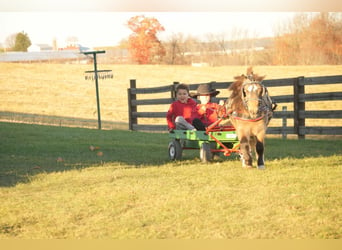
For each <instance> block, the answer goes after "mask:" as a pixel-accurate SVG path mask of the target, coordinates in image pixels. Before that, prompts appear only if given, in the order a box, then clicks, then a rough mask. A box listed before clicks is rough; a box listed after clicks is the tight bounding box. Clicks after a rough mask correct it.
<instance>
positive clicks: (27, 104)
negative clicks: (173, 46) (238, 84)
mask: <svg viewBox="0 0 342 250" xmlns="http://www.w3.org/2000/svg"><path fill="white" fill-rule="evenodd" d="M92 67H93V66H92V65H76V64H70V65H68V64H38V63H37V64H10V63H1V64H0V71H1V73H0V87H1V92H0V98H1V100H2V103H1V109H0V111H6V112H19V113H24V114H39V115H45V116H61V117H75V118H84V119H95V120H96V119H97V108H96V96H95V84H94V82H93V81H89V80H88V81H87V80H85V79H84V71H87V70H92ZM246 68H247V67H245V66H225V67H224V66H222V67H191V66H170V65H102V64H99V65H98V69H111V70H113V74H114V78H113V79H110V80H99V92H100V100H101V117H102V120H103V121H111V122H117V123H118V125H117V126H116V127H114V128H122V124H127V123H128V105H127V104H128V101H127V88H129V81H130V79H136V80H137V87H138V88H139V87H157V86H166V85H170V84H172V83H173V82H174V81H178V82H183V83H188V84H191V83H200V82H210V81H217V82H220V81H221V82H222V81H232V80H233V79H234V76H237V75H241V74H242V73H245V72H246ZM254 71H255V72H256V73H258V74H260V75H266V78H265V79H279V78H286V77H298V76H307V77H309V76H328V75H339V74H341V72H342V65H336V66H332V65H325V66H256V67H254ZM331 88H334V89H331ZM334 90H336V91H342V84H335V85H334V86H329V85H325V86H324V87H321V88H319V87H318V88H317V86H315V87H308V88H307V89H306V93H310V92H311V93H319V92H329V91H334ZM272 91H273V92H271V93H270V94H271V95H282V94H292V88H286V87H279V88H275V89H272ZM220 96H227V93H226V91H221V93H220ZM164 97H165V96H164ZM167 97H169V96H167ZM142 98H160V96H159V95H158V94H157V95H144V96H143V97H142ZM138 99H140V97H139V96H138ZM143 108H144V110H143V111H166V110H167V108H168V105H158V106H144V107H143ZM291 109H292V103H290V104H288V110H291ZM306 109H307V110H321V109H328V110H329V109H330V110H336V109H341V102H339V101H335V102H334V101H332V102H325V101H322V102H314V103H309V104H308V105H307V106H306ZM278 110H281V107H279V108H278ZM138 111H139V110H138ZM37 120H38V122H39V119H37ZM144 122H145V121H144V120H143V119H142V123H144ZM149 122H151V119H150V120H149ZM154 122H155V123H158V124H165V120H164V119H156V120H155V121H154ZM272 122H276V120H274V121H272ZM278 122H279V121H278ZM280 122H281V121H280ZM315 122H316V121H315V120H310V119H309V120H308V121H307V125H308V126H314V125H317V124H315ZM291 123H292V120H289V125H291ZM319 123H320V124H321V125H322V126H339V125H340V123H341V120H338V119H337V120H331V119H330V120H320V121H319ZM126 127H127V126H126Z"/></svg>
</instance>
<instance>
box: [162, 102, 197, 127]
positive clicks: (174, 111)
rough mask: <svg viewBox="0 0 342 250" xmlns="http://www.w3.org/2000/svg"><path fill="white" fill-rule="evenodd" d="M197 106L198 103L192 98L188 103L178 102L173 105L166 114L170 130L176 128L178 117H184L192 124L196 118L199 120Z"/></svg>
mask: <svg viewBox="0 0 342 250" xmlns="http://www.w3.org/2000/svg"><path fill="white" fill-rule="evenodd" d="M196 106H197V102H196V101H195V100H193V99H192V98H188V101H187V103H181V102H180V101H178V100H177V101H174V102H173V103H171V105H170V108H169V110H168V111H167V114H166V120H167V126H168V128H169V129H170V128H171V129H175V128H176V124H175V119H176V117H177V116H183V117H184V119H185V120H186V121H187V122H189V123H190V124H191V123H192V121H193V120H194V119H195V118H199V116H198V113H197V108H196Z"/></svg>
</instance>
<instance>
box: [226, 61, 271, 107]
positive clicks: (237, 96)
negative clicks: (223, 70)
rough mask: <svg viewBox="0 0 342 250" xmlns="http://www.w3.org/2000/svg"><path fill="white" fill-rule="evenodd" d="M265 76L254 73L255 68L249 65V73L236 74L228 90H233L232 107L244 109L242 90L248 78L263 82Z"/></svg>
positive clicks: (230, 99) (231, 95) (231, 96)
mask: <svg viewBox="0 0 342 250" xmlns="http://www.w3.org/2000/svg"><path fill="white" fill-rule="evenodd" d="M264 78H265V76H259V75H257V74H254V73H253V68H252V67H249V68H248V69H247V75H244V74H242V75H241V76H235V77H234V79H235V82H233V83H232V84H231V85H230V86H229V88H228V90H229V91H231V94H230V97H229V102H230V103H231V108H232V109H233V110H244V109H245V108H244V104H243V100H242V97H241V91H242V86H243V83H244V82H245V81H246V80H250V81H256V82H261V81H262V80H263V79H264Z"/></svg>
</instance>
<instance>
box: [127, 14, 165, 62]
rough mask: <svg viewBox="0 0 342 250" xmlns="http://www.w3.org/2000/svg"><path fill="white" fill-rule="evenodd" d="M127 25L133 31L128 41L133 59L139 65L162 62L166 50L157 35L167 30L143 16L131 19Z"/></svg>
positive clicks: (155, 21)
mask: <svg viewBox="0 0 342 250" xmlns="http://www.w3.org/2000/svg"><path fill="white" fill-rule="evenodd" d="M127 25H128V27H129V29H130V30H132V31H133V34H131V35H130V37H129V39H128V49H129V51H130V53H131V55H132V58H133V59H134V60H135V61H136V62H138V63H139V64H147V63H153V62H155V61H161V59H162V57H163V56H164V55H165V49H164V47H163V46H162V44H161V42H160V41H159V39H158V38H157V33H158V32H160V31H164V30H165V29H164V27H163V26H162V25H161V24H160V23H159V21H158V20H157V19H156V18H149V17H145V16H143V15H141V16H135V17H132V18H131V19H129V21H128V23H127Z"/></svg>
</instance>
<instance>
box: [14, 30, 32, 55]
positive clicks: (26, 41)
mask: <svg viewBox="0 0 342 250" xmlns="http://www.w3.org/2000/svg"><path fill="white" fill-rule="evenodd" d="M30 46H31V40H30V38H29V37H28V35H27V34H26V33H25V32H20V33H18V34H17V35H16V37H15V44H14V48H13V50H14V51H27V48H28V47H30Z"/></svg>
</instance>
